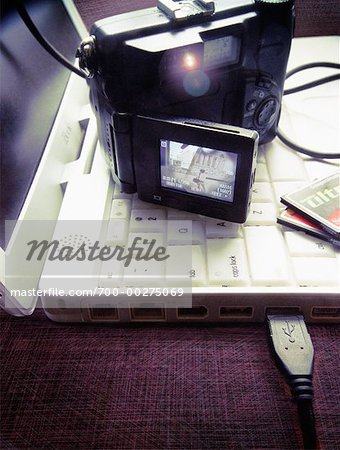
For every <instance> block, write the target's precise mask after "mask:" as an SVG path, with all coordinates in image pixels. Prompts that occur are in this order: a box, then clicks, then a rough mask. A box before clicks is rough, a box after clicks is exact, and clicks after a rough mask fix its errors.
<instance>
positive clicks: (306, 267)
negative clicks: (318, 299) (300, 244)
mask: <svg viewBox="0 0 340 450" xmlns="http://www.w3.org/2000/svg"><path fill="white" fill-rule="evenodd" d="M292 262H293V268H294V273H295V276H296V279H297V282H298V283H299V285H300V286H325V287H332V286H338V285H339V277H340V267H339V261H338V260H337V258H314V257H308V258H292Z"/></svg>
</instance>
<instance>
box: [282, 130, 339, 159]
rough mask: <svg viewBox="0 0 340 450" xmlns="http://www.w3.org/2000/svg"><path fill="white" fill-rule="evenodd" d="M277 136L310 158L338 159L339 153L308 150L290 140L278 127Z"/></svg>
mask: <svg viewBox="0 0 340 450" xmlns="http://www.w3.org/2000/svg"><path fill="white" fill-rule="evenodd" d="M276 135H277V137H278V138H279V139H280V140H281V141H282V142H283V143H284V144H285V145H287V146H288V147H290V148H291V149H293V150H295V151H296V152H299V153H303V154H304V155H307V156H310V157H312V158H319V159H339V158H340V153H335V152H330V153H327V152H318V151H316V150H310V149H308V148H305V147H301V146H300V145H298V144H295V142H292V141H291V140H290V139H289V138H288V137H287V136H286V135H285V134H284V133H283V131H282V130H281V129H280V128H278V130H277V132H276Z"/></svg>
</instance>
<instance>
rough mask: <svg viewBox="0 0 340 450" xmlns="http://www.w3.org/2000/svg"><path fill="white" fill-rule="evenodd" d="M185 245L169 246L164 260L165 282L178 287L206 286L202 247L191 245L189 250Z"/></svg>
mask: <svg viewBox="0 0 340 450" xmlns="http://www.w3.org/2000/svg"><path fill="white" fill-rule="evenodd" d="M188 250H189V249H188V247H185V246H175V245H174V246H169V247H168V248H167V253H168V254H169V255H170V257H169V259H167V261H166V272H165V273H166V276H165V279H166V281H165V282H166V284H167V285H170V286H178V287H191V286H206V285H207V274H206V262H205V254H204V248H203V247H202V246H199V245H193V246H192V247H191V252H190V251H188Z"/></svg>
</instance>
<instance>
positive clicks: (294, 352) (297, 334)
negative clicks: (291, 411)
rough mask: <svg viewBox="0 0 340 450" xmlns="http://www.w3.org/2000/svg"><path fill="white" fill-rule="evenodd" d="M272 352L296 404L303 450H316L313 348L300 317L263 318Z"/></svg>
mask: <svg viewBox="0 0 340 450" xmlns="http://www.w3.org/2000/svg"><path fill="white" fill-rule="evenodd" d="M267 319H268V325H269V329H270V336H271V339H272V344H273V349H274V352H275V354H276V357H277V359H278V361H279V363H280V365H281V366H282V369H283V371H284V373H285V375H286V376H287V379H288V382H289V384H290V387H291V390H292V395H293V398H294V400H295V401H296V402H297V406H298V412H299V418H300V425H301V430H302V434H303V442H304V448H305V449H315V448H316V440H317V439H316V431H315V424H314V413H313V406H312V399H313V386H312V372H313V360H314V348H313V344H312V341H311V338H310V335H309V333H308V330H307V327H306V324H305V321H304V318H303V316H301V315H269V316H268V317H267Z"/></svg>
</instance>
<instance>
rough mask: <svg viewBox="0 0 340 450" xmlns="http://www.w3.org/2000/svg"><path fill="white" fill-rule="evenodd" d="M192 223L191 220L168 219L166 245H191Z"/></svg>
mask: <svg viewBox="0 0 340 450" xmlns="http://www.w3.org/2000/svg"><path fill="white" fill-rule="evenodd" d="M192 224H193V222H192V221H191V220H168V222H167V233H168V234H167V236H168V245H192V229H193V225H192Z"/></svg>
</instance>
